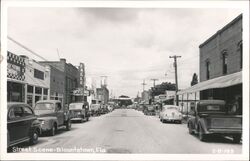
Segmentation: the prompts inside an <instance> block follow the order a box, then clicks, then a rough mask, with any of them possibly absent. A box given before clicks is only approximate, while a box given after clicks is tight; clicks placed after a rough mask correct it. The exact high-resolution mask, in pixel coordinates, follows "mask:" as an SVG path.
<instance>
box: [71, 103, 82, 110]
mask: <svg viewBox="0 0 250 161" xmlns="http://www.w3.org/2000/svg"><path fill="white" fill-rule="evenodd" d="M69 109H70V110H80V109H83V104H70V105H69Z"/></svg>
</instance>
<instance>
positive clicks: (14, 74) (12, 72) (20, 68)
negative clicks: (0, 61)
mask: <svg viewBox="0 0 250 161" xmlns="http://www.w3.org/2000/svg"><path fill="white" fill-rule="evenodd" d="M7 63H8V64H7V77H8V78H11V79H16V80H21V81H24V79H25V77H24V72H25V61H24V59H23V58H22V57H20V56H18V55H15V54H13V53H11V52H8V53H7Z"/></svg>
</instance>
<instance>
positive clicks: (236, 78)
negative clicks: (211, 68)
mask: <svg viewBox="0 0 250 161" xmlns="http://www.w3.org/2000/svg"><path fill="white" fill-rule="evenodd" d="M241 83H242V72H241V71H240V72H237V73H233V74H229V75H225V76H221V77H218V78H214V79H210V80H207V81H204V82H200V83H198V84H196V85H194V86H192V87H189V88H187V89H184V90H181V91H179V92H178V93H177V94H178V95H181V94H185V93H193V92H198V91H203V90H206V89H214V88H225V87H230V86H233V85H237V84H241Z"/></svg>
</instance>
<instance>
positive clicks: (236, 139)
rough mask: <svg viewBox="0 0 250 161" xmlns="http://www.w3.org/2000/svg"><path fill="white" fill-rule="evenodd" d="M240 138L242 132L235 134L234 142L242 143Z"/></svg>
mask: <svg viewBox="0 0 250 161" xmlns="http://www.w3.org/2000/svg"><path fill="white" fill-rule="evenodd" d="M240 140H241V134H235V135H233V142H234V143H240Z"/></svg>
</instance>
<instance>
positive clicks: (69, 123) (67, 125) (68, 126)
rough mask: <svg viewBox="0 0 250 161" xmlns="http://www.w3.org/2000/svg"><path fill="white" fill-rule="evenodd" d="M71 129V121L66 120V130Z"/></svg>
mask: <svg viewBox="0 0 250 161" xmlns="http://www.w3.org/2000/svg"><path fill="white" fill-rule="evenodd" d="M70 129H71V121H70V120H68V121H67V124H66V130H67V131H69V130H70Z"/></svg>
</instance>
